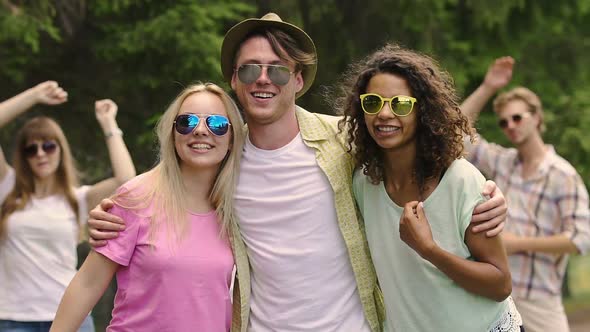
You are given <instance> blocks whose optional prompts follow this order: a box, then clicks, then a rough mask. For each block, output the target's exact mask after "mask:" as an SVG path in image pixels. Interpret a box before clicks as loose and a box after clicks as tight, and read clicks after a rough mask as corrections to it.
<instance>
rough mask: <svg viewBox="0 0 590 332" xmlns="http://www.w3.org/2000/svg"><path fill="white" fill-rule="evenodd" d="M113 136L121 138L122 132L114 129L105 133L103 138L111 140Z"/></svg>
mask: <svg viewBox="0 0 590 332" xmlns="http://www.w3.org/2000/svg"><path fill="white" fill-rule="evenodd" d="M115 135H119V136H123V131H122V130H121V129H119V128H115V129H112V130H110V131H105V133H104V137H105V138H111V137H113V136H115Z"/></svg>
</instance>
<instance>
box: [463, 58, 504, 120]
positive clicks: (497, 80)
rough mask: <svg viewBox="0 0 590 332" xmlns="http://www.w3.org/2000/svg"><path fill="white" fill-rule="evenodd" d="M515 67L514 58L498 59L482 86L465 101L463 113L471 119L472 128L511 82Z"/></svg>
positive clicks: (489, 70)
mask: <svg viewBox="0 0 590 332" xmlns="http://www.w3.org/2000/svg"><path fill="white" fill-rule="evenodd" d="M513 67H514V59H513V58H512V57H509V56H505V57H501V58H498V59H496V60H495V61H494V62H493V63H492V64H491V65H490V67H489V68H488V72H487V73H486V76H485V78H484V80H483V82H482V83H481V84H480V86H479V87H478V88H477V89H476V90H475V91H473V93H472V94H471V95H469V96H468V97H467V98H466V99H465V101H463V103H462V104H461V111H462V112H463V114H465V115H466V116H467V117H468V118H469V121H471V125H472V126H473V125H474V124H475V122H476V121H477V117H478V116H479V113H480V112H481V110H482V109H483V107H484V106H485V104H486V103H487V102H488V100H490V98H491V97H492V96H493V95H494V94H496V92H497V91H498V90H500V89H502V88H503V87H505V86H506V85H507V84H508V83H509V82H510V80H511V79H512V69H513Z"/></svg>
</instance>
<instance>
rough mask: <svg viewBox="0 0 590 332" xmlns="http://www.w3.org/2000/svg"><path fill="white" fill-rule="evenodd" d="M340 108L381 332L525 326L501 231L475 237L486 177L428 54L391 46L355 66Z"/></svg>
mask: <svg viewBox="0 0 590 332" xmlns="http://www.w3.org/2000/svg"><path fill="white" fill-rule="evenodd" d="M347 77H348V79H347V83H345V85H344V87H343V88H342V89H343V91H344V96H342V97H341V98H340V99H339V100H338V102H337V106H338V107H339V108H340V109H342V110H343V112H344V115H345V118H344V120H343V122H342V123H341V125H343V126H342V127H344V125H345V126H346V127H347V128H348V133H349V139H348V142H349V145H350V150H351V151H352V147H353V146H354V148H355V151H354V158H355V162H356V166H357V167H358V168H359V169H358V170H357V171H356V173H355V178H354V184H353V186H354V192H355V196H356V200H357V203H358V205H359V208H360V211H361V213H362V214H363V217H364V219H365V225H366V234H367V239H368V241H369V248H370V250H371V255H372V258H373V262H374V264H375V269H376V271H377V276H378V278H379V283H380V285H381V288H382V290H383V294H384V299H385V307H386V314H387V317H386V322H385V329H384V330H385V331H520V330H521V327H520V325H522V323H521V319H520V315H519V314H518V312H517V311H516V309H515V307H514V304H513V303H512V301H511V299H510V298H509V295H510V292H511V282H510V271H509V269H508V263H507V258H506V253H505V252H504V249H503V247H502V243H501V239H500V237H498V236H496V237H487V236H485V235H484V234H481V233H474V232H473V231H472V227H473V226H472V225H470V222H469V221H470V219H471V215H472V212H473V209H474V207H475V206H476V205H477V204H478V203H480V202H482V201H484V200H485V197H484V196H482V194H481V193H480V192H481V188H482V187H483V185H484V182H485V179H484V177H483V176H482V175H481V173H479V171H478V170H477V169H476V168H475V167H474V166H473V165H471V164H470V163H469V162H467V161H466V160H465V159H462V153H463V137H464V136H465V135H472V129H471V128H470V127H469V123H468V121H467V119H466V118H465V117H464V116H463V115H462V114H461V111H460V110H459V106H458V103H457V97H456V94H455V90H454V87H453V83H452V80H451V79H450V77H449V76H448V75H447V74H446V73H445V72H442V71H441V70H440V69H439V68H438V66H437V64H436V62H435V61H434V60H432V59H431V58H429V57H427V56H424V55H422V54H419V53H417V52H414V51H411V50H407V49H404V48H402V47H400V46H397V45H386V46H384V47H383V48H381V49H379V50H377V51H376V52H374V53H373V54H371V55H369V56H368V57H367V58H366V59H363V60H362V61H360V62H359V63H358V64H356V65H354V66H353V67H352V69H351V71H350V72H349V73H348V75H347Z"/></svg>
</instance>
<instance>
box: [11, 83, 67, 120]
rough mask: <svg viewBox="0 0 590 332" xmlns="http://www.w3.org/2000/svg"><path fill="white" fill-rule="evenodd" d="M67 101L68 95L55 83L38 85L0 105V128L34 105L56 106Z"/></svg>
mask: <svg viewBox="0 0 590 332" xmlns="http://www.w3.org/2000/svg"><path fill="white" fill-rule="evenodd" d="M67 100H68V93H67V92H65V91H64V89H62V88H61V87H60V86H59V84H57V82H55V81H46V82H43V83H40V84H38V85H36V86H34V87H32V88H30V89H28V90H26V91H23V92H21V93H19V94H18V95H16V96H14V97H12V98H10V99H8V100H5V101H3V102H2V103H0V128H2V127H4V126H5V125H6V124H8V123H9V122H10V121H12V120H13V119H14V118H16V117H17V116H19V115H21V114H22V113H24V112H26V111H27V110H28V109H30V108H31V107H33V106H35V105H36V104H46V105H58V104H61V103H64V102H66V101H67Z"/></svg>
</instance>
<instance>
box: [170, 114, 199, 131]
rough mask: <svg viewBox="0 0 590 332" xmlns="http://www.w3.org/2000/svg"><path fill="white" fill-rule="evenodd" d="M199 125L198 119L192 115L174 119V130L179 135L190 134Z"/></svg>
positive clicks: (182, 115) (183, 115)
mask: <svg viewBox="0 0 590 332" xmlns="http://www.w3.org/2000/svg"><path fill="white" fill-rule="evenodd" d="M198 125H199V117H198V116H196V115H194V114H181V115H179V116H177V117H176V121H175V128H176V131H177V132H178V133H179V134H181V135H187V134H190V133H191V132H192V131H193V129H195V127H196V126H198Z"/></svg>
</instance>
